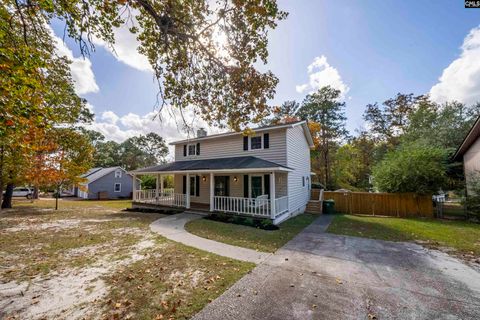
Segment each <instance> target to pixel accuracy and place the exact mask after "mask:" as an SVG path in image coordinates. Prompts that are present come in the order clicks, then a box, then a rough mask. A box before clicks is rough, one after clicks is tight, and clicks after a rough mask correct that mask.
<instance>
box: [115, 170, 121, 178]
mask: <svg viewBox="0 0 480 320" xmlns="http://www.w3.org/2000/svg"><path fill="white" fill-rule="evenodd" d="M121 177H122V170H115V178H121Z"/></svg>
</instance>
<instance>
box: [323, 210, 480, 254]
mask: <svg viewBox="0 0 480 320" xmlns="http://www.w3.org/2000/svg"><path fill="white" fill-rule="evenodd" d="M327 232H330V233H335V234H341V235H348V236H356V237H365V238H372V239H381V240H389V241H416V242H420V243H422V244H425V245H428V246H433V247H449V248H453V249H455V250H458V251H459V252H461V253H466V254H473V255H475V256H480V224H476V223H472V222H465V221H450V220H439V219H429V218H415V219H401V218H385V217H364V216H353V215H337V216H335V218H334V220H333V221H332V223H331V224H330V226H329V227H328V230H327Z"/></svg>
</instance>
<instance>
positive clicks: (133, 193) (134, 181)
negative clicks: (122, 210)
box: [132, 174, 137, 201]
mask: <svg viewBox="0 0 480 320" xmlns="http://www.w3.org/2000/svg"><path fill="white" fill-rule="evenodd" d="M136 199H137V175H136V174H134V175H133V183H132V200H133V201H135V200H136Z"/></svg>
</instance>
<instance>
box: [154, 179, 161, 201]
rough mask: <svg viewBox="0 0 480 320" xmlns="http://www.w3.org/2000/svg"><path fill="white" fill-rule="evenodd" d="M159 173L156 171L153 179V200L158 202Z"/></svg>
mask: <svg viewBox="0 0 480 320" xmlns="http://www.w3.org/2000/svg"><path fill="white" fill-rule="evenodd" d="M159 178H160V174H158V173H157V178H156V179H155V201H156V202H158V188H159V184H160V181H159V180H160V179H159Z"/></svg>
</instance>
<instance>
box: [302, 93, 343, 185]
mask: <svg viewBox="0 0 480 320" xmlns="http://www.w3.org/2000/svg"><path fill="white" fill-rule="evenodd" d="M297 114H298V116H299V117H300V118H302V119H307V120H310V121H313V122H315V123H317V124H318V126H319V130H318V132H317V133H316V135H317V137H316V138H317V141H318V145H317V146H316V148H315V151H314V152H313V154H312V155H313V158H314V160H316V162H318V164H319V168H318V169H320V176H321V177H322V180H321V182H322V183H323V184H324V185H325V186H327V187H328V188H331V187H332V186H333V180H332V178H331V166H332V162H333V155H334V154H333V153H334V150H335V149H336V148H337V147H338V144H339V143H340V142H341V141H342V140H343V139H345V138H346V137H347V135H348V131H347V130H346V128H345V121H346V117H345V102H341V101H340V91H339V90H336V89H334V88H332V87H329V86H327V87H323V88H321V89H319V90H318V91H317V92H315V93H312V94H310V95H308V96H307V97H306V98H305V100H304V101H303V103H302V106H301V107H300V109H299V110H298V113H297Z"/></svg>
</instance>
